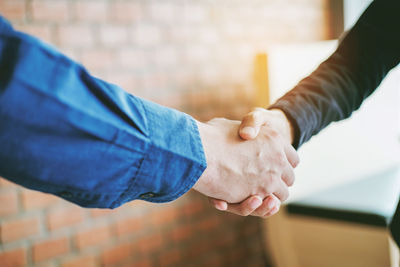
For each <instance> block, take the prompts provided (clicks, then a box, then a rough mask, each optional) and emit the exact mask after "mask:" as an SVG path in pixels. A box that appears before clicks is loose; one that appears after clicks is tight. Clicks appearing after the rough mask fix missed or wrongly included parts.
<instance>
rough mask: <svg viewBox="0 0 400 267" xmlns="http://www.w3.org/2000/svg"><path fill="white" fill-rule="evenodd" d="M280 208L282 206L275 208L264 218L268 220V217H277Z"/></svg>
mask: <svg viewBox="0 0 400 267" xmlns="http://www.w3.org/2000/svg"><path fill="white" fill-rule="evenodd" d="M279 208H280V205H279V206H275V207H273V208H272V210H271V211H269V212H268V213H267V214H265V215H264V216H263V218H268V217H270V216H272V215H275V214H276V213H277V212H278V211H279Z"/></svg>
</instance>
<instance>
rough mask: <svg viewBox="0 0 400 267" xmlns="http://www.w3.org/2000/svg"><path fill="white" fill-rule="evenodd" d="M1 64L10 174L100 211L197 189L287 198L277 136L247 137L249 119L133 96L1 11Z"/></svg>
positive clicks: (0, 168) (230, 197)
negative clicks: (242, 124)
mask: <svg viewBox="0 0 400 267" xmlns="http://www.w3.org/2000/svg"><path fill="white" fill-rule="evenodd" d="M0 69H1V71H0V129H1V130H0V146H1V149H0V175H2V176H4V177H5V178H7V179H9V180H11V181H14V182H16V183H18V184H20V185H23V186H25V187H28V188H31V189H34V190H39V191H43V192H47V193H52V194H55V195H57V196H60V197H62V198H64V199H66V200H68V201H71V202H74V203H76V204H78V205H81V206H84V207H98V208H114V207H118V206H119V205H122V204H123V203H125V202H128V201H131V200H134V199H144V200H147V201H152V202H166V201H172V200H174V199H176V198H178V197H179V196H181V195H182V194H184V193H185V192H186V191H188V190H189V189H190V188H192V187H193V186H194V188H195V189H196V190H198V191H199V192H201V193H202V194H205V195H207V196H211V197H217V198H221V199H224V200H226V201H229V202H240V201H242V200H243V199H245V198H246V197H248V196H249V195H250V194H259V195H261V196H264V195H267V194H276V196H277V197H278V198H280V199H281V200H282V201H283V200H284V199H286V198H287V195H288V189H287V187H288V186H289V185H290V184H292V183H293V177H292V176H290V167H289V166H288V164H289V163H287V162H285V161H284V160H285V159H286V154H285V153H286V152H285V151H284V150H283V149H282V148H281V147H279V146H274V147H272V146H271V145H273V144H275V142H276V140H277V139H276V137H274V136H268V135H264V136H263V137H262V138H261V139H260V140H264V141H263V142H261V141H260V140H254V141H251V142H244V141H243V140H240V138H239V137H238V135H237V131H238V127H239V122H230V121H227V120H216V121H212V122H209V123H200V122H196V121H195V120H194V119H193V118H191V117H190V116H188V115H186V114H184V113H181V112H178V111H176V110H172V109H169V108H165V107H162V106H159V105H157V104H154V103H151V102H148V101H145V100H143V99H140V98H138V97H135V96H132V95H130V94H128V93H126V92H124V91H123V90H122V89H121V88H119V87H118V86H115V85H112V84H109V83H107V82H105V81H102V80H100V79H96V78H94V77H93V76H91V75H90V74H89V73H88V72H87V71H86V70H85V69H84V68H83V67H82V66H81V65H79V64H77V63H75V62H73V61H72V60H70V59H69V58H67V57H65V56H64V55H62V54H60V53H59V52H58V51H56V50H55V49H53V48H51V47H50V46H48V45H46V44H44V43H42V42H40V41H39V40H37V39H35V38H32V37H30V36H28V35H25V34H23V33H19V32H15V31H14V30H13V29H12V27H11V26H10V25H9V24H8V23H7V22H5V20H3V19H2V18H1V17H0ZM267 146H271V149H270V150H269V151H270V152H271V154H268V153H260V150H261V149H262V148H266V147H267ZM271 158H277V159H279V160H278V164H274V165H272V163H273V161H272V160H270V159H271ZM266 161H268V162H271V165H269V166H265V164H264V162H266ZM249 163H251V164H249ZM206 167H207V168H206ZM204 170H205V171H204ZM288 173H289V174H288ZM282 175H283V176H284V177H283V178H282Z"/></svg>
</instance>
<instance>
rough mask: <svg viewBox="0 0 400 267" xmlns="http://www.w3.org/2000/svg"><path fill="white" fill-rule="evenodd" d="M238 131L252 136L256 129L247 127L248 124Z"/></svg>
mask: <svg viewBox="0 0 400 267" xmlns="http://www.w3.org/2000/svg"><path fill="white" fill-rule="evenodd" d="M240 132H241V133H242V134H246V135H248V136H254V135H255V134H256V130H254V128H253V127H249V126H246V127H244V128H242V130H241V131H240Z"/></svg>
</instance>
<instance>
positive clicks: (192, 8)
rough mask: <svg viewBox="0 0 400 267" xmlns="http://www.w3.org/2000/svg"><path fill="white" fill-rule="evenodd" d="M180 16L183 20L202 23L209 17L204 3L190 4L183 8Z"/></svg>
mask: <svg viewBox="0 0 400 267" xmlns="http://www.w3.org/2000/svg"><path fill="white" fill-rule="evenodd" d="M182 16H183V18H184V20H185V21H187V22H190V23H203V22H206V21H207V20H208V18H209V16H208V10H207V8H206V7H205V5H200V4H191V5H186V6H185V7H184V9H183V12H182Z"/></svg>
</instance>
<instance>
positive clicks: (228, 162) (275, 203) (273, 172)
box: [193, 109, 299, 217]
mask: <svg viewBox="0 0 400 267" xmlns="http://www.w3.org/2000/svg"><path fill="white" fill-rule="evenodd" d="M267 112H268V114H266V115H268V116H264V115H265V114H264V113H263V112H261V109H260V110H257V109H256V110H254V111H253V112H251V113H249V114H248V115H247V116H246V117H245V118H244V120H243V121H242V123H241V124H240V122H237V121H230V120H226V119H214V120H212V121H209V122H207V123H201V122H198V127H199V132H200V136H201V139H202V143H203V147H204V151H205V154H206V159H207V168H206V170H205V171H204V173H203V175H202V176H201V177H200V178H199V180H198V182H197V183H196V184H195V186H194V187H193V188H194V189H195V190H197V191H199V192H200V193H202V194H204V195H206V196H208V197H209V198H210V202H211V203H212V205H213V206H214V207H215V208H217V209H219V210H224V211H228V212H232V213H235V214H238V215H243V216H246V215H250V214H251V215H255V216H262V217H265V216H270V215H272V214H273V213H276V212H277V210H279V205H280V203H281V202H283V201H285V200H286V199H287V197H288V194H289V192H288V187H289V186H291V185H292V184H293V182H294V172H293V168H294V167H296V166H297V164H298V162H299V158H298V155H297V153H296V151H295V150H294V148H293V147H292V146H291V145H290V143H289V142H288V138H290V133H291V132H290V130H289V131H284V127H283V126H282V127H281V125H280V123H281V117H280V116H281V115H282V114H283V113H282V114H280V112H279V111H278V112H276V111H267ZM265 120H268V121H271V122H273V125H272V126H274V127H270V126H267V125H266V123H265ZM246 126H247V127H248V126H250V127H251V128H252V129H254V131H251V130H250V131H249V128H246ZM277 126H280V127H277ZM275 127H277V128H275ZM238 132H239V134H240V136H239V135H238ZM255 137H257V138H255ZM243 139H245V140H246V141H245V140H243ZM249 196H250V197H249ZM228 203H229V204H228Z"/></svg>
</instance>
